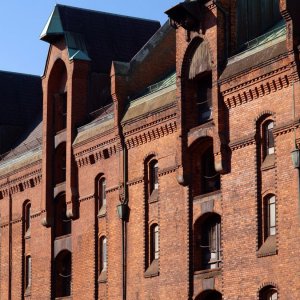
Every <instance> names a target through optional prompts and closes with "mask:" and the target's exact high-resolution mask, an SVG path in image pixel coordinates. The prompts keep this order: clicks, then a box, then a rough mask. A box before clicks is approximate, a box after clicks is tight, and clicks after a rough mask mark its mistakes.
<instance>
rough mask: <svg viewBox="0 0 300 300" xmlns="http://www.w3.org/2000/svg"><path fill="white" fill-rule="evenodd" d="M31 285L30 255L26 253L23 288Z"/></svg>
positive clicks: (28, 287)
mask: <svg viewBox="0 0 300 300" xmlns="http://www.w3.org/2000/svg"><path fill="white" fill-rule="evenodd" d="M30 287H31V256H30V255H27V256H26V259H25V289H26V290H27V289H30Z"/></svg>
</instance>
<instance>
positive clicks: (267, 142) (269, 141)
mask: <svg viewBox="0 0 300 300" xmlns="http://www.w3.org/2000/svg"><path fill="white" fill-rule="evenodd" d="M273 128H274V122H273V121H272V120H268V121H266V122H265V123H263V148H264V149H263V150H264V157H266V156H267V155H271V154H273V153H274V136H273Z"/></svg>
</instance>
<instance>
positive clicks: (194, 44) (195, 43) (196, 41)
mask: <svg viewBox="0 0 300 300" xmlns="http://www.w3.org/2000/svg"><path fill="white" fill-rule="evenodd" d="M202 42H206V43H207V46H208V50H209V54H210V58H211V67H212V68H213V66H214V57H213V51H212V50H211V47H210V44H209V42H208V40H207V39H206V38H205V37H204V36H201V37H200V36H197V37H194V38H193V39H192V40H191V41H190V43H189V45H188V47H187V49H186V51H185V53H184V56H183V60H182V65H181V70H180V75H181V80H182V82H183V81H184V80H186V79H187V75H188V72H189V66H190V61H191V58H192V55H193V54H194V53H195V51H196V50H197V48H198V47H199V46H200V45H201V43H202Z"/></svg>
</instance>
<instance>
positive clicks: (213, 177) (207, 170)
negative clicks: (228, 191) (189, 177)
mask: <svg viewBox="0 0 300 300" xmlns="http://www.w3.org/2000/svg"><path fill="white" fill-rule="evenodd" d="M201 175H202V176H201V180H202V184H201V185H202V189H201V190H202V194H206V193H210V192H214V191H218V190H219V189H220V174H219V173H217V172H216V170H215V159H214V153H213V147H212V146H210V147H208V149H207V150H206V151H205V152H204V153H203V154H202V158H201Z"/></svg>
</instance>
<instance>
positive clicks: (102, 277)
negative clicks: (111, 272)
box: [98, 271, 107, 283]
mask: <svg viewBox="0 0 300 300" xmlns="http://www.w3.org/2000/svg"><path fill="white" fill-rule="evenodd" d="M105 282H107V272H106V271H102V272H101V273H100V275H99V277H98V283H105Z"/></svg>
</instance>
